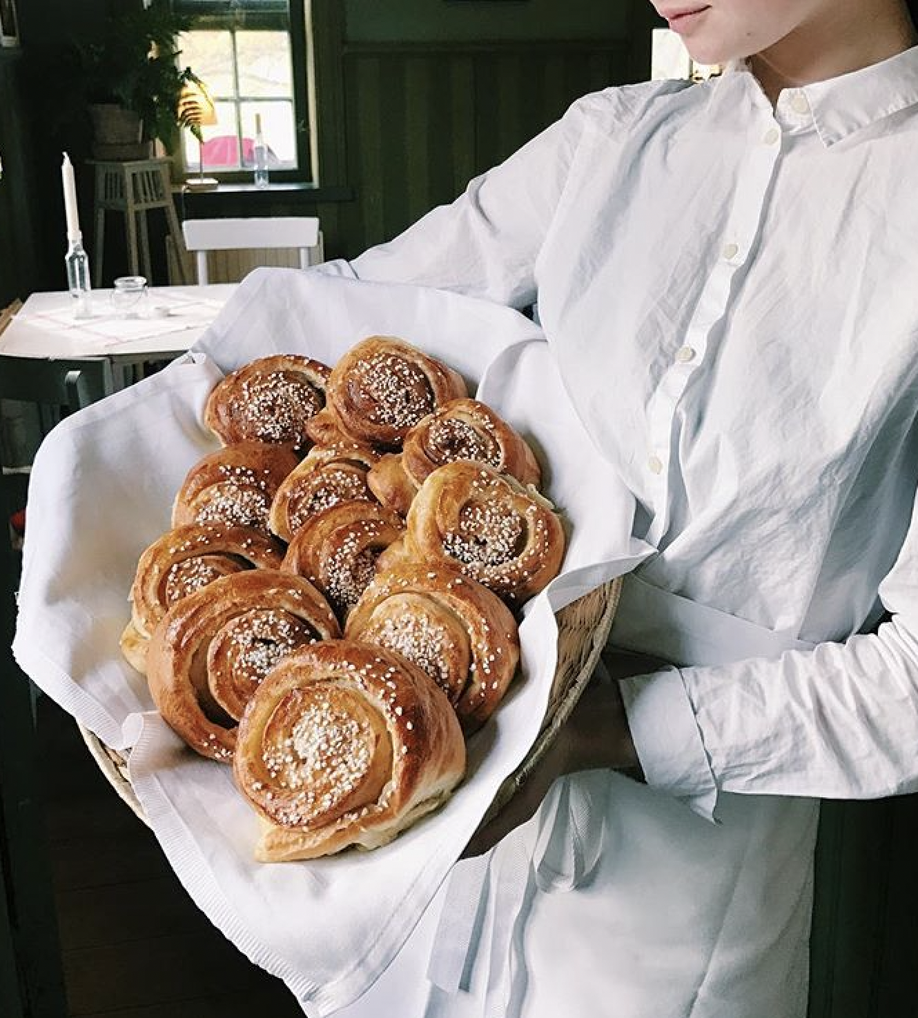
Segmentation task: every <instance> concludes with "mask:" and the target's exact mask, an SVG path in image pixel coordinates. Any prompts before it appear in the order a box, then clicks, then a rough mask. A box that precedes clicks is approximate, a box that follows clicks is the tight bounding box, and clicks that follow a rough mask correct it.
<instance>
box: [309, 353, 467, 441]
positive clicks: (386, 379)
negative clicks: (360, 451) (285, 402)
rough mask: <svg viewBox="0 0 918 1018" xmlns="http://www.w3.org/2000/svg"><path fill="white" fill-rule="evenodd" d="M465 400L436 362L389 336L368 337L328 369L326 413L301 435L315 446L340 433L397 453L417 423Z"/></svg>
mask: <svg viewBox="0 0 918 1018" xmlns="http://www.w3.org/2000/svg"><path fill="white" fill-rule="evenodd" d="M465 395H467V391H466V387H465V382H464V381H463V380H462V377H461V376H460V375H459V374H457V372H455V371H453V369H452V368H450V367H447V366H446V365H445V364H443V363H442V362H441V361H438V360H435V359H434V358H433V357H428V356H427V354H425V353H422V352H421V351H420V350H418V349H417V348H416V347H413V346H411V345H409V344H408V343H406V342H404V341H403V340H400V339H396V338H394V337H392V336H371V337H369V338H368V339H365V340H363V341H362V342H360V343H357V344H356V345H355V346H353V347H351V349H350V350H348V352H347V353H346V354H345V355H344V356H343V357H342V358H341V359H340V360H339V361H338V363H337V364H336V365H335V366H334V368H332V372H331V375H330V376H329V379H328V386H327V388H326V398H327V403H326V406H325V409H324V410H322V411H321V412H320V413H318V414H316V416H315V417H313V418H312V419H311V420H310V421H309V422H308V423H307V425H306V432H307V434H308V435H309V437H310V438H311V439H312V440H313V441H314V442H316V443H317V444H318V443H328V441H329V438H330V437H332V438H333V437H334V436H335V435H336V434H339V433H341V434H344V435H347V436H349V437H350V438H351V439H352V440H353V441H356V442H364V443H366V444H368V445H374V446H382V447H384V448H388V449H396V448H398V447H399V446H400V445H401V443H402V439H403V438H404V437H405V435H406V434H407V433H408V431H409V429H410V428H412V427H413V426H414V425H415V424H417V423H418V421H419V420H420V419H421V418H422V417H424V416H426V415H427V414H429V413H432V412H433V411H434V410H436V408H437V407H438V406H441V405H442V404H443V403H445V402H446V401H447V400H450V399H456V398H457V397H459V396H465Z"/></svg>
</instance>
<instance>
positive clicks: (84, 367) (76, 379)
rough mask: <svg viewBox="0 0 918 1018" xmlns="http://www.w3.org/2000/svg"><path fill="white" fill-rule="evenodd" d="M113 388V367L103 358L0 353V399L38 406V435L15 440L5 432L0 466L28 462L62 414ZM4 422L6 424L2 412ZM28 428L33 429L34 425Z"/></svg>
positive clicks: (78, 408)
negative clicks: (41, 440) (27, 355)
mask: <svg viewBox="0 0 918 1018" xmlns="http://www.w3.org/2000/svg"><path fill="white" fill-rule="evenodd" d="M112 389H113V384H112V366H111V362H110V361H109V360H108V359H107V358H105V357H87V358H85V359H83V358H81V359H79V360H47V359H44V358H41V357H13V356H8V355H6V354H3V355H0V399H2V400H15V401H17V402H19V403H31V404H34V405H35V407H36V408H37V435H36V434H32V435H25V436H19V438H18V440H14V439H13V437H12V436H8V435H4V439H5V440H4V441H3V442H2V443H0V460H2V465H3V466H5V467H7V466H21V465H23V464H25V463H28V462H30V461H31V456H32V454H33V453H34V449H35V447H37V444H38V441H40V439H41V438H42V437H43V436H44V435H45V434H47V432H48V431H50V430H51V428H52V427H54V425H55V424H57V423H58V421H60V420H61V418H62V417H66V416H67V414H69V413H72V412H73V411H75V410H80V409H82V408H83V407H85V406H88V405H89V404H90V403H94V402H95V401H96V400H99V399H101V398H102V397H103V396H106V395H108V393H110V392H111V391H112ZM33 412H34V411H33ZM3 422H4V424H7V423H8V419H7V414H5V413H4V415H3ZM30 428H31V429H35V428H36V424H32V425H30ZM18 446H21V447H22V448H19V447H18Z"/></svg>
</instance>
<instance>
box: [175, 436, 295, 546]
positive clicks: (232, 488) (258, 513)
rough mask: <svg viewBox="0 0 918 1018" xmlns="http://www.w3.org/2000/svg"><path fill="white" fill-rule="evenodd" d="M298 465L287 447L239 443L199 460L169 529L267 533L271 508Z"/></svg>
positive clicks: (186, 479)
mask: <svg viewBox="0 0 918 1018" xmlns="http://www.w3.org/2000/svg"><path fill="white" fill-rule="evenodd" d="M298 462H299V459H298V458H297V455H296V453H295V452H294V451H293V449H292V447H290V446H287V445H264V444H263V443H261V442H239V443H238V444H237V445H229V446H227V447H226V448H225V449H218V450H217V451H216V452H214V453H210V455H208V456H205V457H204V458H203V459H200V460H198V462H197V463H195V465H194V466H193V467H192V468H191V470H189V471H188V473H187V475H186V476H185V480H184V482H183V484H182V487H181V488H180V489H179V493H178V495H177V496H176V499H175V503H174V505H173V507H172V526H173V527H180V526H183V525H184V524H186V523H224V524H234V525H237V526H244V527H257V528H258V529H259V530H263V531H265V532H267V530H268V515H269V513H270V511H271V503H272V502H273V501H274V496H275V495H276V493H277V489H278V488H279V487H280V483H281V481H283V479H284V478H285V477H286V476H287V475H288V474H289V473H290V471H291V470H293V468H294V467H295V466H296V465H297V463H298Z"/></svg>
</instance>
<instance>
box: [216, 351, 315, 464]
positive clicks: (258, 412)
mask: <svg viewBox="0 0 918 1018" xmlns="http://www.w3.org/2000/svg"><path fill="white" fill-rule="evenodd" d="M328 375H329V368H327V367H326V366H325V365H324V364H321V363H320V362H319V361H314V360H310V358H308V357H300V356H298V355H297V354H275V355H273V356H271V357H259V358H258V360H254V361H251V362H250V363H249V364H245V365H243V366H242V367H241V368H238V369H237V370H236V371H232V372H230V374H228V375H227V376H226V378H224V379H223V380H222V381H220V382H218V383H217V385H216V386H215V387H214V389H213V391H212V392H211V394H210V396H209V397H208V399H207V403H206V404H205V407H204V423H205V424H206V425H207V427H208V428H210V430H211V431H212V432H213V433H214V434H215V435H216V436H217V437H218V438H219V439H220V441H221V442H222V443H223V444H224V445H233V444H234V443H236V442H246V441H256V442H269V443H280V444H282V445H292V446H294V447H295V448H302V447H303V446H304V445H306V444H307V438H306V422H307V421H308V420H309V418H310V417H312V416H314V415H315V414H316V413H318V412H319V410H321V409H322V407H324V406H325V385H326V383H327V381H328Z"/></svg>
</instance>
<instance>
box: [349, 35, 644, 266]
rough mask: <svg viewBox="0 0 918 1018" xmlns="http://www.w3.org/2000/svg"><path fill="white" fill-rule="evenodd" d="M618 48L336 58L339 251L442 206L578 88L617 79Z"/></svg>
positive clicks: (622, 50) (352, 51) (352, 53)
mask: <svg viewBox="0 0 918 1018" xmlns="http://www.w3.org/2000/svg"><path fill="white" fill-rule="evenodd" d="M626 55H627V47H626V46H625V45H624V44H622V43H615V42H611V43H602V42H583V43H563V44H562V43H560V42H559V43H556V44H552V43H542V44H532V43H528V44H527V43H516V42H502V43H492V44H469V43H441V44H424V43H414V44H405V45H402V44H386V43H379V44H376V43H361V44H353V45H349V46H347V47H346V49H345V52H344V55H343V60H342V73H343V77H344V87H345V102H346V111H347V112H346V125H347V135H346V138H347V178H348V183H349V184H350V185H351V186H353V187H354V188H355V191H356V195H357V200H356V201H355V202H353V203H351V204H349V205H347V206H344V207H342V209H341V213H342V215H341V226H340V228H341V241H342V245H343V248H344V249H345V250H346V251H348V252H349V253H355V252H357V251H360V250H362V249H363V248H365V247H367V246H369V245H371V244H375V243H378V242H380V241H382V240H386V239H388V238H390V237H392V236H394V235H395V234H397V233H399V232H400V231H401V230H403V229H404V228H405V227H406V226H408V225H409V224H410V223H412V222H413V221H414V220H416V219H417V218H419V217H420V216H422V215H423V214H424V213H425V212H427V211H428V210H429V209H431V208H432V207H433V206H435V205H438V204H441V203H444V202H449V201H452V199H453V198H455V196H456V195H457V194H459V193H460V192H461V191H462V190H463V189H464V187H465V185H466V183H467V182H468V180H469V179H470V178H471V177H473V176H474V175H475V174H477V173H480V172H482V171H483V170H485V169H487V168H488V167H490V166H493V165H494V164H496V163H498V162H500V161H501V160H502V159H504V158H506V157H507V156H508V155H510V154H511V153H512V152H513V151H514V150H515V149H517V148H518V147H519V146H520V145H522V144H523V143H524V142H526V141H527V140H528V139H529V138H531V137H533V136H534V135H535V134H537V133H538V132H539V131H540V130H542V129H543V128H544V127H546V126H547V125H548V124H550V123H552V122H553V121H554V120H556V119H557V118H558V117H559V116H561V114H562V113H563V112H564V110H565V109H566V108H567V106H568V105H569V104H570V102H571V101H572V100H573V99H574V98H575V97H577V96H578V95H582V94H583V93H585V92H588V91H591V90H594V89H598V88H603V87H604V86H605V85H607V84H609V83H610V82H615V81H620V80H621V79H622V78H623V76H624V74H625V70H626V60H625V57H626Z"/></svg>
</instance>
